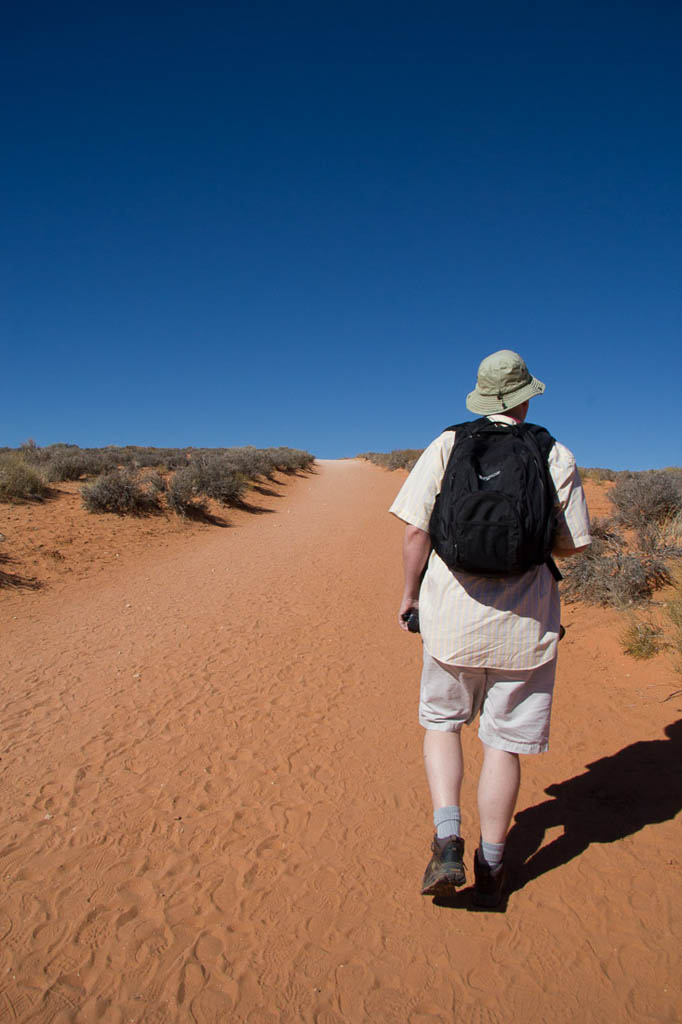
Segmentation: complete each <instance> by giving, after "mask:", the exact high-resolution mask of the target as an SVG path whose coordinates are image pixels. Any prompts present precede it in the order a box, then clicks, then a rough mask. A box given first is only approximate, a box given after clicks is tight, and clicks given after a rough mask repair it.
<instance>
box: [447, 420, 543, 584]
mask: <svg viewBox="0 0 682 1024" xmlns="http://www.w3.org/2000/svg"><path fill="white" fill-rule="evenodd" d="M446 429H447V430H454V431H455V432H456V433H455V443H454V446H453V449H452V452H451V454H450V458H449V460H448V464H447V466H446V468H445V473H444V475H443V481H442V483H441V490H440V494H439V495H438V496H437V498H436V503H435V505H434V508H433V512H432V514H431V521H430V524H429V532H430V534H431V539H432V542H433V546H434V548H435V550H436V552H437V553H438V555H439V556H440V557H441V558H442V559H443V561H444V562H445V564H446V565H447V566H449V568H450V569H455V570H461V571H464V572H470V573H475V574H476V575H478V576H512V575H516V574H518V573H523V572H526V571H527V570H528V569H531V568H532V567H533V566H535V565H542V564H543V563H547V565H548V566H549V568H550V569H551V571H552V573H553V574H554V576H555V578H556V579H561V574H560V573H559V570H558V569H557V567H556V565H555V564H554V561H553V559H552V541H553V538H554V532H555V528H556V506H555V501H556V493H555V490H554V484H553V481H552V478H551V476H550V473H549V467H548V464H547V458H548V456H549V452H550V450H551V448H552V445H553V444H554V438H553V437H552V436H551V434H549V433H548V432H547V431H546V430H545V428H544V427H538V426H535V425H534V424H532V423H515V424H508V423H501V422H496V421H495V420H490V419H488V418H487V417H483V418H482V419H479V420H474V421H473V422H472V423H459V424H457V425H456V426H453V427H447V428H446Z"/></svg>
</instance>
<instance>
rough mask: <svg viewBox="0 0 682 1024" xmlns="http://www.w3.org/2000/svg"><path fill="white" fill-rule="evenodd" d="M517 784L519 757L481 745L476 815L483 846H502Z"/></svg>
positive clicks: (519, 769) (519, 772) (519, 776)
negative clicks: (500, 844) (477, 815)
mask: <svg viewBox="0 0 682 1024" xmlns="http://www.w3.org/2000/svg"><path fill="white" fill-rule="evenodd" d="M520 783H521V765H520V763H519V755H518V754H512V753H510V751H508V750H498V749H497V748H496V747H489V746H488V744H487V743H483V767H482V768H481V774H480V776H479V780H478V814H479V820H480V823H481V838H482V839H483V842H484V843H494V844H499V843H504V841H505V839H506V837H507V831H508V830H509V825H510V823H511V819H512V815H513V813H514V808H515V807H516V800H517V797H518V795H519V785H520Z"/></svg>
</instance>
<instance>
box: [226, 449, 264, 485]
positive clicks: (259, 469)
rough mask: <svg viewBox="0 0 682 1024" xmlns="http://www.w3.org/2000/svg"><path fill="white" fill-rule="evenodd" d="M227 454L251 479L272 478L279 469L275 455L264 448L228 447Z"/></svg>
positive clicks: (240, 470)
mask: <svg viewBox="0 0 682 1024" xmlns="http://www.w3.org/2000/svg"><path fill="white" fill-rule="evenodd" d="M225 456H226V457H227V458H228V459H229V460H230V461H231V462H233V463H234V465H235V466H236V467H237V468H238V470H239V472H240V473H243V474H244V476H247V477H248V478H249V479H250V480H259V479H262V478H265V479H267V480H271V479H272V476H273V474H274V472H275V470H276V469H277V460H276V458H275V456H274V455H273V454H272V452H268V451H265V450H264V449H262V448H253V447H251V446H247V447H245V448H228V449H227V450H226V452H225Z"/></svg>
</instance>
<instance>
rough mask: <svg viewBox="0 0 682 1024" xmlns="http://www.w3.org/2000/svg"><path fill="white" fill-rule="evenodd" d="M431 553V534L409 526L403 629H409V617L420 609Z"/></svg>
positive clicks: (405, 546) (401, 612)
mask: <svg viewBox="0 0 682 1024" xmlns="http://www.w3.org/2000/svg"><path fill="white" fill-rule="evenodd" d="M430 552H431V534H429V533H426V532H425V531H424V530H420V529H419V527H418V526H410V525H409V524H408V525H407V526H406V527H405V537H404V539H403V570H404V573H405V589H404V590H403V597H402V601H401V602H400V610H399V612H398V622H399V624H400V627H401V629H407V616H408V615H409V613H410V612H411V611H412V610H413V609H417V608H419V588H420V586H421V580H422V574H423V572H424V567H425V566H426V563H427V560H428V557H429V554H430ZM403 616H404V618H403Z"/></svg>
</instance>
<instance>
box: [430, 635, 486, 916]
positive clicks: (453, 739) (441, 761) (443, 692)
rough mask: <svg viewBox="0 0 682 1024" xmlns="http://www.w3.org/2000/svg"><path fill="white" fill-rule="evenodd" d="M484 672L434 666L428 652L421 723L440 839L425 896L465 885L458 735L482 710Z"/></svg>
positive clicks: (435, 841) (434, 845)
mask: <svg viewBox="0 0 682 1024" xmlns="http://www.w3.org/2000/svg"><path fill="white" fill-rule="evenodd" d="M485 678H486V675H485V670H484V669H466V668H465V669H462V668H457V667H456V666H454V665H445V664H443V663H442V662H439V661H436V660H435V659H434V658H432V657H431V656H430V655H429V654H428V653H427V651H426V650H425V651H424V670H423V672H422V679H421V689H420V701H419V721H420V723H421V725H422V726H423V727H424V729H425V730H426V732H425V734H424V765H425V768H426V778H427V781H428V783H429V789H430V791H431V800H432V802H433V810H434V814H433V821H434V825H435V827H436V835H435V837H434V839H433V842H432V844H431V852H432V857H431V860H430V861H429V863H428V864H427V867H426V871H425V873H424V880H423V882H422V893H424V894H425V895H430V896H431V895H440V894H444V893H447V892H448V891H451V889H452V887H453V886H458V885H464V882H465V881H466V873H465V870H464V840H463V839H462V837H461V835H460V832H461V812H460V809H459V799H460V790H461V788H462V775H463V763H462V745H461V740H460V729H461V727H462V725H463V724H464V723H465V722H470V721H471V720H472V718H473V717H474V715H475V712H476V710H477V709H478V704H479V702H480V699H481V697H482V694H483V689H484V687H485Z"/></svg>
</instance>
